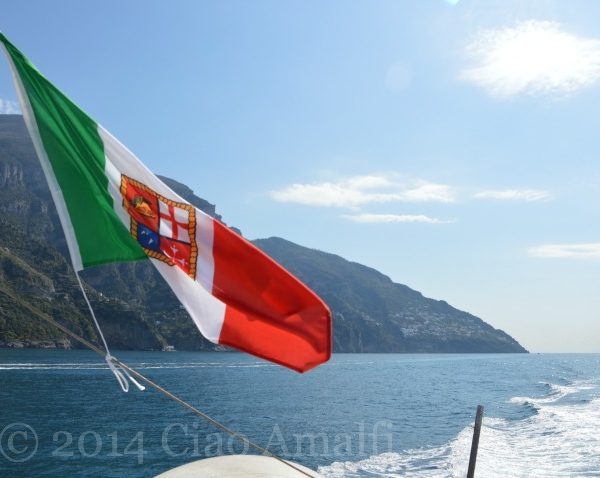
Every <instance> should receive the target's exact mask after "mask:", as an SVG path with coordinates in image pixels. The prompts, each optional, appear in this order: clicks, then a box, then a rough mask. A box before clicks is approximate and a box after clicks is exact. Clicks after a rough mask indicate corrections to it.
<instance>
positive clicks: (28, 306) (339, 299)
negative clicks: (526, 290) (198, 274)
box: [0, 115, 526, 352]
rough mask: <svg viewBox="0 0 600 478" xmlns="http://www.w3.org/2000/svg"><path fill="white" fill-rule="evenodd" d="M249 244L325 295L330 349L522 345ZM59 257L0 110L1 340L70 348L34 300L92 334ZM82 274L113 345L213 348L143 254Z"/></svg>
mask: <svg viewBox="0 0 600 478" xmlns="http://www.w3.org/2000/svg"><path fill="white" fill-rule="evenodd" d="M162 179H163V181H165V182H166V183H167V184H168V185H169V186H170V187H171V188H172V189H173V190H175V191H176V192H177V193H178V194H180V195H181V196H182V197H184V198H185V199H186V200H188V201H190V202H191V203H192V204H194V205H196V206H197V207H198V208H200V209H201V210H203V211H204V212H206V213H207V214H210V215H211V216H213V217H216V218H217V219H219V220H221V219H222V218H221V217H220V216H219V215H218V214H217V213H216V207H215V206H214V205H213V204H211V203H209V202H208V201H206V200H205V199H202V198H200V197H198V196H196V195H195V194H194V192H193V191H192V190H191V189H190V188H189V187H188V186H186V185H184V184H182V183H180V182H177V181H175V180H173V179H170V178H165V177H163V178H162ZM233 229H234V230H236V231H237V232H238V233H240V234H241V232H240V231H239V230H237V229H235V228H233ZM254 244H256V245H257V246H258V247H259V248H261V249H263V250H264V251H265V252H266V253H268V254H269V255H271V256H272V257H273V258H275V259H276V260H277V261H279V262H280V263H281V264H283V265H284V266H285V267H286V268H288V269H289V270H290V271H291V272H293V273H294V274H296V275H297V276H298V277H299V278H300V279H302V280H303V281H304V282H305V283H306V284H307V285H308V286H310V287H311V288H313V289H314V290H315V291H316V292H317V293H318V294H319V295H320V296H321V297H322V298H323V299H324V300H325V301H326V302H327V303H328V304H329V306H330V307H331V309H332V311H333V316H334V350H335V351H338V352H526V350H525V349H524V348H523V347H521V346H520V345H519V344H518V343H517V342H516V341H515V340H514V339H512V338H511V337H510V336H509V335H507V334H506V333H504V332H503V331H501V330H497V329H494V328H493V327H492V326H490V325H489V324H486V323H485V322H484V321H482V320H481V319H479V318H477V317H475V316H473V315H471V314H468V313H466V312H462V311H460V310H457V309H455V308H454V307H452V306H450V305H449V304H447V303H446V302H444V301H436V300H432V299H428V298H425V297H423V296H422V295H421V294H420V293H419V292H417V291H415V290H412V289H410V288H409V287H407V286H405V285H402V284H396V283H394V282H392V281H391V280H390V279H389V278H388V277H386V276H385V275H383V274H381V273H380V272H378V271H376V270H374V269H371V268H369V267H366V266H363V265H361V264H357V263H354V262H349V261H347V260H345V259H343V258H341V257H339V256H336V255H333V254H328V253H326V252H321V251H317V250H314V249H308V248H306V247H302V246H299V245H297V244H294V243H292V242H289V241H286V240H285V239H281V238H276V237H273V238H268V239H258V240H256V241H254ZM66 257H68V256H67V250H66V245H65V240H64V237H63V235H62V231H61V228H60V225H59V223H58V217H57V214H56V211H55V209H54V206H53V203H52V200H51V197H50V192H49V190H48V187H47V185H46V182H45V180H44V178H43V174H42V171H41V168H40V166H39V163H38V161H37V158H36V156H35V153H34V151H33V147H32V144H31V141H30V139H29V136H28V135H27V131H26V129H25V126H24V123H23V120H22V117H21V116H17V115H0V346H23V345H24V346H42V347H70V346H77V344H71V343H70V342H69V341H68V340H66V339H65V338H64V337H63V336H62V334H60V333H59V332H57V331H56V330H54V329H52V328H51V327H50V326H48V325H46V324H45V323H43V322H41V321H40V320H39V319H37V318H36V317H35V313H33V314H32V312H31V310H32V308H33V310H39V311H43V312H46V313H49V314H51V315H52V316H53V317H54V318H56V319H57V320H59V321H60V322H62V323H64V324H67V325H68V326H69V327H72V328H73V330H75V331H76V332H78V333H80V334H82V335H83V336H85V337H86V338H89V339H91V340H96V339H97V337H96V332H95V330H94V328H93V327H92V325H91V322H90V320H89V317H88V312H87V310H86V307H85V303H84V301H83V297H82V296H81V292H80V290H79V288H78V286H77V282H76V280H75V276H74V273H73V270H72V268H71V266H70V264H69V261H68V259H66ZM82 277H83V279H84V281H85V283H86V287H87V292H88V294H89V296H90V300H91V301H92V302H93V305H94V308H95V310H96V312H97V315H98V317H99V320H100V322H101V324H102V326H103V330H104V332H105V335H106V337H107V340H108V342H109V343H110V344H112V346H113V347H114V348H116V349H118V348H121V349H142V350H149V349H161V348H163V347H164V346H166V345H173V346H175V348H177V349H179V350H220V349H222V347H220V346H216V345H214V344H212V343H210V342H208V341H206V340H204V339H203V338H202V337H201V336H200V334H199V333H198V332H197V330H196V328H195V326H194V325H193V323H192V321H191V320H190V319H189V317H188V316H187V313H186V312H185V310H184V309H183V308H182V306H181V305H180V304H179V302H178V301H177V299H176V298H175V297H174V295H173V294H172V293H171V291H170V289H169V288H168V286H166V284H165V283H164V282H163V280H162V278H160V276H159V275H158V274H157V273H156V271H155V270H154V268H153V267H152V266H151V264H149V262H147V261H141V262H138V263H127V264H110V265H105V266H98V267H94V268H90V269H87V270H85V271H84V272H83V273H82Z"/></svg>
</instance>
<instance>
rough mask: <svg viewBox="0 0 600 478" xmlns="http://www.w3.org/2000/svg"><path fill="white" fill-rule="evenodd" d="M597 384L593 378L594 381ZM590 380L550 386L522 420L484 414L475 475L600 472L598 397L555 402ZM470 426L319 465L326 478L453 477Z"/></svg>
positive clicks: (464, 462) (464, 455)
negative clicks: (394, 449) (430, 442)
mask: <svg viewBox="0 0 600 478" xmlns="http://www.w3.org/2000/svg"><path fill="white" fill-rule="evenodd" d="M596 383H597V382H596ZM591 388H596V387H595V384H594V383H593V382H592V381H588V382H580V383H574V384H571V385H556V386H554V387H551V389H552V390H551V391H550V393H549V394H548V396H545V397H541V398H537V399H536V398H529V397H514V399H513V400H511V401H512V402H514V403H530V402H534V403H535V406H536V408H537V412H538V413H537V414H535V415H532V416H529V417H527V418H524V419H521V420H504V419H501V418H493V417H491V418H490V417H487V418H485V419H484V424H483V427H482V430H481V439H480V443H479V453H478V457H477V470H476V475H478V476H485V477H486V478H496V477H498V478H512V477H515V478H521V477H522V478H525V477H527V478H534V477H535V478H538V477H539V478H563V477H573V476H576V477H587V476H589V477H591V476H595V477H598V476H600V433H599V432H598V431H599V430H600V399H599V398H594V399H591V400H585V401H577V402H576V403H569V404H565V403H559V401H560V399H561V398H563V397H565V396H567V395H573V394H575V393H577V392H578V391H582V390H588V389H591ZM472 434H473V427H472V426H468V427H465V428H464V429H463V430H461V432H460V433H459V434H458V435H457V436H456V437H455V438H454V439H452V440H450V441H449V442H447V443H445V444H444V445H442V446H439V447H433V448H422V449H413V450H407V451H403V452H399V453H384V454H380V455H375V456H371V457H369V458H367V459H365V460H361V461H355V462H335V463H332V464H331V465H328V466H324V467H321V468H319V472H320V473H321V474H323V476H325V477H328V478H358V477H361V478H365V477H369V478H371V477H372V478H375V477H378V478H382V477H386V478H391V477H400V476H402V477H409V478H410V477H414V478H417V477H419V478H421V477H422V478H452V477H464V476H466V473H467V467H468V460H469V453H470V448H471V440H472Z"/></svg>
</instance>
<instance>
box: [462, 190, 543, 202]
mask: <svg viewBox="0 0 600 478" xmlns="http://www.w3.org/2000/svg"><path fill="white" fill-rule="evenodd" d="M473 197H474V198H476V199H500V200H504V201H542V200H544V199H549V198H550V193H549V192H548V191H541V190H539V189H500V190H488V191H480V192H478V193H476V194H474V195H473Z"/></svg>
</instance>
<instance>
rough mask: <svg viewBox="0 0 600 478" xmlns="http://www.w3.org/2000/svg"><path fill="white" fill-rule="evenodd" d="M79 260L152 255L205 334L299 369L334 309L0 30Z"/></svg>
mask: <svg viewBox="0 0 600 478" xmlns="http://www.w3.org/2000/svg"><path fill="white" fill-rule="evenodd" d="M0 42H1V44H2V45H3V47H4V50H5V52H6V54H7V57H8V60H9V63H10V68H11V71H12V74H13V79H14V82H15V86H16V90H17V95H18V98H19V101H20V104H21V109H22V111H23V116H24V119H25V123H26V125H27V129H28V131H29V134H30V135H31V139H32V140H33V144H34V146H35V150H36V152H37V155H38V157H39V159H40V162H41V164H42V167H43V170H44V174H45V176H46V180H47V181H48V185H49V187H50V191H51V193H52V197H53V199H54V203H55V204H56V208H57V210H58V215H59V217H60V221H61V224H62V228H63V230H64V233H65V237H66V240H67V244H68V247H69V253H70V255H71V261H72V263H73V265H74V267H75V269H76V270H77V271H80V270H82V269H83V268H85V267H90V266H95V265H98V264H105V263H109V262H122V261H138V260H147V259H149V260H150V261H151V262H152V264H154V266H155V267H156V268H157V269H158V271H159V272H160V274H161V275H162V277H163V278H164V280H165V282H166V283H167V284H168V285H169V287H171V289H172V290H173V292H174V293H175V295H176V296H177V298H178V299H179V300H180V301H181V303H182V304H183V306H184V307H185V308H186V310H187V311H188V313H189V315H190V316H191V318H192V319H193V321H194V322H195V324H196V325H197V327H198V329H199V330H200V332H201V333H202V335H204V337H206V338H207V339H209V340H211V341H212V342H215V343H219V344H223V345H227V346H230V347H234V348H236V349H239V350H242V351H245V352H248V353H250V354H253V355H255V356H257V357H261V358H263V359H266V360H270V361H272V362H275V363H278V364H281V365H284V366H286V367H289V368H291V369H294V370H297V371H299V372H305V371H307V370H310V369H311V368H313V367H315V366H317V365H319V364H321V363H323V362H325V361H327V360H328V359H329V357H330V354H331V312H330V311H329V309H328V307H327V306H326V305H325V303H323V301H322V300H321V299H320V298H319V297H318V296H317V295H316V294H315V293H314V292H312V291H311V290H310V289H309V288H308V287H306V286H305V285H304V284H303V283H302V282H300V281H299V280H298V279H297V278H296V277H294V276H293V275H292V274H290V273H289V272H287V271H286V270H285V269H284V268H283V267H281V266H280V265H279V264H277V263H276V262H275V261H273V260H272V259H271V258H269V257H268V256H267V255H265V254H264V253H263V252H262V251H260V250H259V249H257V248H256V247H255V246H253V245H252V244H251V243H250V242H248V241H247V240H245V239H244V238H243V237H241V236H240V235H238V234H237V233H235V232H233V231H232V230H230V229H229V228H228V227H226V226H224V225H223V224H221V223H220V222H219V221H217V220H215V219H214V218H212V217H210V216H208V215H207V214H205V213H203V212H202V211H200V210H199V209H196V208H195V207H194V206H192V205H191V204H189V203H188V202H187V201H185V200H184V199H183V198H181V197H180V196H178V195H177V194H176V193H175V192H173V191H172V190H171V189H170V188H169V187H167V186H166V185H165V184H164V183H163V182H162V181H160V180H159V179H158V178H157V177H156V176H155V175H154V174H152V172H151V171H150V170H149V169H148V168H147V167H146V166H145V165H144V164H143V163H142V162H141V161H140V160H139V159H138V158H137V157H136V156H135V155H134V154H133V153H132V152H131V151H129V150H128V149H127V148H126V147H125V146H124V145H123V144H121V143H120V142H119V141H118V140H117V139H116V138H115V137H114V136H112V135H111V134H110V133H109V132H108V131H107V130H106V129H104V128H103V127H102V126H101V125H99V124H97V123H96V122H95V121H94V120H93V119H92V118H90V117H89V116H88V115H87V114H86V113H85V112H84V111H83V110H81V109H80V108H79V107H78V106H77V105H75V104H74V103H73V102H72V101H71V100H69V99H68V98H67V97H66V96H65V95H64V94H63V93H62V92H61V91H60V90H59V89H58V88H56V87H55V86H54V85H53V84H52V83H50V82H49V81H48V80H47V79H46V78H45V77H44V76H42V74H41V73H40V72H39V71H38V70H37V69H36V68H35V66H33V65H32V64H31V62H30V61H29V60H28V59H27V58H26V57H25V56H24V55H23V54H22V53H21V52H20V51H19V50H18V49H17V48H15V46H14V45H12V44H11V43H10V42H9V41H8V40H7V39H6V37H5V36H4V35H3V34H1V33H0Z"/></svg>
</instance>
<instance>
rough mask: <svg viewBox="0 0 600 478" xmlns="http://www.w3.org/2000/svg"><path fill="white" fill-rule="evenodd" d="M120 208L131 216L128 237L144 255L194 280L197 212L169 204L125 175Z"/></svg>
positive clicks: (187, 207) (172, 203)
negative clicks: (138, 246)
mask: <svg viewBox="0 0 600 478" xmlns="http://www.w3.org/2000/svg"><path fill="white" fill-rule="evenodd" d="M121 195H122V196H123V207H124V208H125V210H126V211H127V212H128V213H129V216H131V235H132V236H133V237H134V238H135V239H136V240H137V242H138V243H139V244H140V246H142V248H143V249H144V252H145V253H146V254H147V255H148V256H149V257H152V258H154V259H159V260H161V261H163V262H165V263H167V264H169V265H171V266H176V267H179V268H180V269H182V270H183V271H184V272H185V273H186V274H188V275H189V276H190V277H192V278H195V277H196V257H197V255H198V248H197V245H196V210H195V209H194V207H193V206H190V205H189V204H186V203H180V202H176V201H172V200H170V199H168V198H166V197H164V196H161V195H160V194H158V193H156V192H154V191H153V190H152V189H150V188H149V187H148V186H146V185H145V184H143V183H140V182H139V181H136V180H135V179H132V178H130V177H128V176H125V175H122V176H121Z"/></svg>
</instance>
